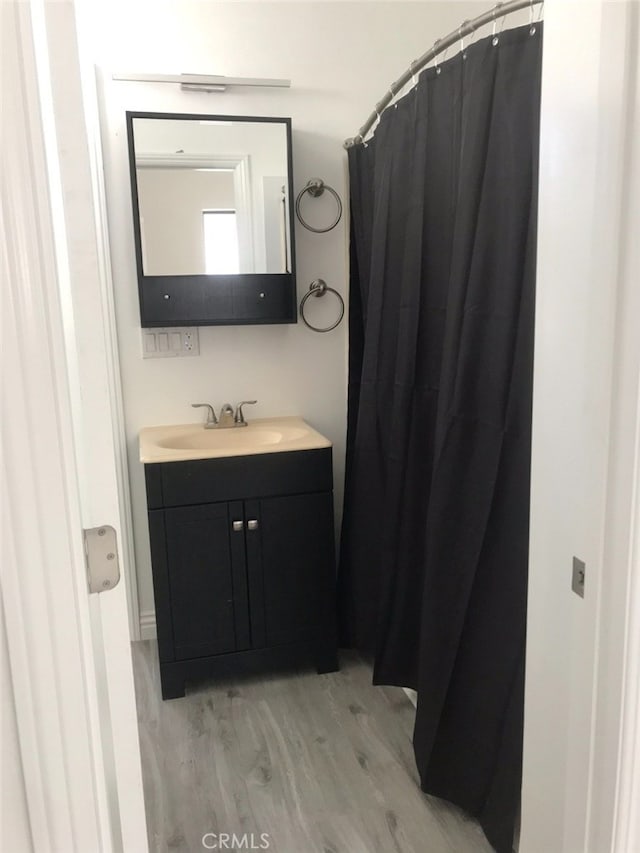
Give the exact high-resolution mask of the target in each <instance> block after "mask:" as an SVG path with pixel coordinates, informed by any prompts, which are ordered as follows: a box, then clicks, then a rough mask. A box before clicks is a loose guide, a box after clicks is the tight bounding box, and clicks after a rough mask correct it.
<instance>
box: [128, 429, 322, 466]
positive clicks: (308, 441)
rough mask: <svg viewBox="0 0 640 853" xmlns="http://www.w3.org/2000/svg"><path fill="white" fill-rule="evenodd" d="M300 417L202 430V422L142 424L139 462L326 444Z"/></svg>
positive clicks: (215, 456)
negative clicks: (144, 426) (145, 425)
mask: <svg viewBox="0 0 640 853" xmlns="http://www.w3.org/2000/svg"><path fill="white" fill-rule="evenodd" d="M330 446H331V442H330V441H329V440H328V439H326V438H325V437H324V436H323V435H320V433H319V432H316V430H314V429H313V427H311V426H309V424H307V423H305V421H303V420H302V418H296V417H286V418H261V419H257V420H254V421H251V422H250V423H249V425H248V426H246V427H235V428H231V429H205V428H204V425H203V424H178V425H174V426H158V427H146V428H145V429H143V430H141V431H140V461H141V462H144V463H145V464H149V463H153V462H178V461H181V460H186V459H215V458H217V457H222V456H248V455H253V454H256V453H279V452H284V451H288V450H313V449H315V448H320V447H330Z"/></svg>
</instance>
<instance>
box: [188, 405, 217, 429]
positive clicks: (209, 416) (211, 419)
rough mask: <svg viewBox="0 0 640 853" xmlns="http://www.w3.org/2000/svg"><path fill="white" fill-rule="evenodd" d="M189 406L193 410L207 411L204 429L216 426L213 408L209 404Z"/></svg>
mask: <svg viewBox="0 0 640 853" xmlns="http://www.w3.org/2000/svg"><path fill="white" fill-rule="evenodd" d="M191 406H192V407H193V408H194V409H208V412H207V422H206V424H205V425H204V428H205V429H213V428H214V427H217V426H218V419H217V417H216V413H215V412H214V410H213V406H211V405H210V404H209V403H192V404H191Z"/></svg>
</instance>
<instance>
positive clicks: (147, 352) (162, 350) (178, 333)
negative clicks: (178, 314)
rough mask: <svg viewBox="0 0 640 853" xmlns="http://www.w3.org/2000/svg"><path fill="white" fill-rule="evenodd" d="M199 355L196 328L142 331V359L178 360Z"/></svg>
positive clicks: (178, 327)
mask: <svg viewBox="0 0 640 853" xmlns="http://www.w3.org/2000/svg"><path fill="white" fill-rule="evenodd" d="M187 355H200V340H199V338H198V328H197V326H194V327H191V328H188V327H184V326H173V327H171V328H169V329H143V330H142V357H143V358H178V357H181V356H187Z"/></svg>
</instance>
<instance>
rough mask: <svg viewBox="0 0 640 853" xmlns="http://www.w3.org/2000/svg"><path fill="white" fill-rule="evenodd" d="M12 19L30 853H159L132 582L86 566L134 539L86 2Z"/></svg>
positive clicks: (19, 639) (6, 431) (19, 621)
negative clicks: (138, 704)
mask: <svg viewBox="0 0 640 853" xmlns="http://www.w3.org/2000/svg"><path fill="white" fill-rule="evenodd" d="M1 29H2V65H3V69H2V72H3V73H2V103H3V137H4V138H3V164H2V166H3V168H2V183H3V186H2V227H1V231H0V234H1V237H2V240H1V243H0V256H1V258H2V277H3V282H4V286H3V291H4V294H3V311H2V323H3V331H2V341H3V358H2V365H3V417H2V455H3V458H2V465H3V476H2V478H1V480H2V487H3V495H2V509H3V536H2V547H3V557H2V575H1V579H2V606H3V611H4V617H5V624H6V632H7V641H8V656H9V665H10V673H11V683H12V692H13V701H14V704H15V709H16V718H17V724H18V739H19V743H20V759H21V765H22V768H21V769H22V775H23V777H24V783H25V784H24V789H25V796H26V809H27V815H28V824H29V828H30V835H31V837H30V839H29V838H26V837H25V838H24V850H25V851H26V850H34V851H37V853H46V851H52V853H53V851H55V852H56V853H59V851H65V853H75V852H76V851H77V853H93V851H105V853H110V851H125V853H146V851H147V850H148V846H147V838H146V829H145V816H144V802H143V795H142V778H141V768H140V750H139V743H138V731H137V723H136V712H135V697H134V688H133V674H132V665H131V654H130V642H129V626H128V614H127V595H126V583H125V579H121V581H120V583H119V585H118V586H117V587H116V588H115V589H113V590H111V591H109V592H105V593H103V594H101V595H90V594H89V593H88V587H87V580H86V571H85V564H84V549H83V540H82V529H83V528H89V527H95V526H98V525H105V524H109V525H112V526H113V527H114V528H115V529H116V530H117V531H118V534H119V540H120V542H121V541H122V531H123V524H126V521H124V522H123V518H124V519H126V513H124V512H123V508H122V506H121V501H120V500H119V492H122V491H123V490H122V488H119V482H118V481H119V479H120V481H121V482H120V486H121V484H122V481H123V479H124V477H125V475H126V472H125V471H124V469H123V465H122V463H121V454H119V452H118V447H119V443H118V442H119V439H118V430H117V427H114V424H117V422H118V417H117V415H118V413H117V401H118V399H119V392H118V389H117V387H116V385H115V383H116V382H117V379H116V377H117V369H116V368H117V366H116V365H114V364H113V363H112V361H113V348H112V346H111V340H110V335H109V334H106V333H105V329H108V328H109V317H110V311H109V306H108V287H107V282H106V278H105V269H106V266H105V262H104V260H103V259H102V258H101V246H102V239H101V237H99V236H98V233H97V229H96V224H95V223H96V221H97V220H96V217H95V215H94V203H95V201H94V200H95V192H94V189H93V186H92V183H93V181H92V171H91V157H90V149H89V143H88V138H87V132H86V127H85V118H84V117H85V110H84V107H83V96H82V87H81V77H80V72H79V62H78V53H77V49H76V46H75V22H74V9H73V5H72V4H71V3H69V4H66V3H65V4H62V3H60V4H58V3H44V2H41V0H31V2H29V3H26V2H22V1H21V0H19V1H16V2H13V0H11V1H10V2H3V3H2V28H1ZM125 538H126V539H128V537H127V536H125ZM122 552H123V549H122V548H120V568H121V571H124V572H125V573H126V572H132V571H133V566H132V565H130V564H129V563H128V559H127V558H128V554H127V553H126V551H125V553H122ZM16 853H22V850H20V851H16Z"/></svg>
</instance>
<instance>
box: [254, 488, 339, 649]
mask: <svg viewBox="0 0 640 853" xmlns="http://www.w3.org/2000/svg"><path fill="white" fill-rule="evenodd" d="M245 510H246V518H247V554H248V561H249V563H248V569H249V583H250V587H251V589H252V591H253V590H255V589H256V585H257V586H258V588H259V590H260V593H261V598H262V603H263V606H262V607H260V606H259V601H258V597H257V596H254V595H252V598H251V628H252V639H253V645H254V646H258V645H260V644H261V642H260V641H261V640H262V641H263V643H264V645H266V646H275V645H280V644H284V643H295V642H299V641H304V640H310V641H314V642H315V641H319V642H323V640H324V638H325V636H326V638H327V639H330V638H331V637H333V636H334V632H335V606H334V602H335V550H334V537H333V502H332V496H331V494H330V493H321V494H311V495H294V496H290V497H289V496H287V497H278V498H264V499H262V500H253V501H246V503H245ZM252 522H256V524H252Z"/></svg>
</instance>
